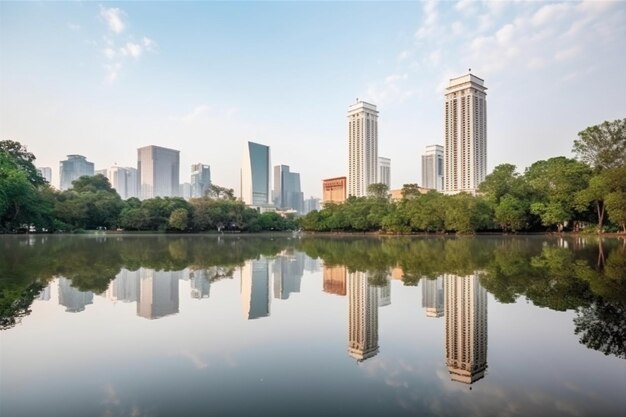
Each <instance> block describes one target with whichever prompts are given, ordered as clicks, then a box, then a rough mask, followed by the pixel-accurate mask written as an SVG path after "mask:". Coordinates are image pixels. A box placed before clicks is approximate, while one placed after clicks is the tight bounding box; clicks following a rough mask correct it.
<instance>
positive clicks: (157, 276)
mask: <svg viewBox="0 0 626 417" xmlns="http://www.w3.org/2000/svg"><path fill="white" fill-rule="evenodd" d="M139 274H140V278H139V291H138V293H139V297H138V300H137V315H138V316H141V317H144V318H147V319H158V318H160V317H164V316H169V315H170V314H176V313H178V280H179V279H180V278H181V276H182V273H181V272H180V271H174V272H172V271H155V270H154V269H147V268H140V269H139Z"/></svg>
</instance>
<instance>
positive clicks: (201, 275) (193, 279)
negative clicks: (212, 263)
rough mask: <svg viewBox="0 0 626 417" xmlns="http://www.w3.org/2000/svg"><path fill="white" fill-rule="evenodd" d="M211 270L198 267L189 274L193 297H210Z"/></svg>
mask: <svg viewBox="0 0 626 417" xmlns="http://www.w3.org/2000/svg"><path fill="white" fill-rule="evenodd" d="M209 274H210V271H208V270H206V269H196V270H195V271H192V272H191V273H190V274H189V285H190V286H191V298H196V299H202V298H209V295H211V279H210V277H209Z"/></svg>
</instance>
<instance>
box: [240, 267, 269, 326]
mask: <svg viewBox="0 0 626 417" xmlns="http://www.w3.org/2000/svg"><path fill="white" fill-rule="evenodd" d="M270 301H271V298H270V271H269V262H268V259H267V258H261V259H253V260H250V261H247V262H246V263H245V264H244V266H243V267H241V307H242V310H243V316H244V317H245V318H246V319H248V320H253V319H258V318H261V317H267V316H269V315H270Z"/></svg>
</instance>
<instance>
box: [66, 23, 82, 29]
mask: <svg viewBox="0 0 626 417" xmlns="http://www.w3.org/2000/svg"><path fill="white" fill-rule="evenodd" d="M67 28H68V29H69V30H73V31H77V30H80V25H77V24H76V23H71V22H70V23H68V24H67Z"/></svg>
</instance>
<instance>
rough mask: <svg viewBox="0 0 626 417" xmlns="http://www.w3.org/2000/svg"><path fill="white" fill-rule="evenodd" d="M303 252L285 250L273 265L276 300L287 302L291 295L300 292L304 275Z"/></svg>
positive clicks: (304, 256)
mask: <svg viewBox="0 0 626 417" xmlns="http://www.w3.org/2000/svg"><path fill="white" fill-rule="evenodd" d="M305 258H306V255H305V254H304V253H303V252H294V251H293V250H284V251H283V252H281V253H280V254H279V255H278V256H276V258H275V259H274V262H273V263H272V275H273V281H274V282H273V283H274V298H278V299H280V300H286V299H288V298H289V295H290V294H291V293H298V292H300V283H301V281H302V275H304V259H305Z"/></svg>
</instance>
